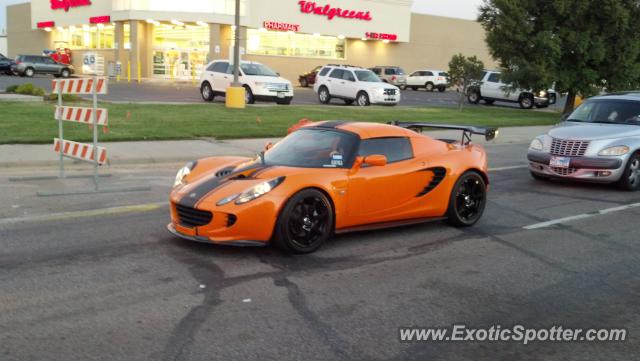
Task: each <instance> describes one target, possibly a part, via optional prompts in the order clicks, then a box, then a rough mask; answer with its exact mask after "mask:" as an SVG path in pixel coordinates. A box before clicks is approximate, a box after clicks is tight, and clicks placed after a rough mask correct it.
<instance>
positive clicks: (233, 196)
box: [216, 193, 240, 207]
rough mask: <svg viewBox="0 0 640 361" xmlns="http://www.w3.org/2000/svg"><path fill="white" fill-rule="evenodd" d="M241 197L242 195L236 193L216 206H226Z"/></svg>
mask: <svg viewBox="0 0 640 361" xmlns="http://www.w3.org/2000/svg"><path fill="white" fill-rule="evenodd" d="M239 196H240V193H236V194H232V195H230V196H228V197H225V198H222V199H221V200H219V201H218V203H216V206H218V207H219V206H224V205H225V204H227V203H229V202H231V201H233V200H234V199H236V198H238V197H239Z"/></svg>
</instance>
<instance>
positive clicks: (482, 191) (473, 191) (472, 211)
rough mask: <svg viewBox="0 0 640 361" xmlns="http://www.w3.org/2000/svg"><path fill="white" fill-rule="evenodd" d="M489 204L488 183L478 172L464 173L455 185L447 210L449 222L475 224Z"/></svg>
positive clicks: (465, 225) (465, 224)
mask: <svg viewBox="0 0 640 361" xmlns="http://www.w3.org/2000/svg"><path fill="white" fill-rule="evenodd" d="M486 204H487V185H486V183H485V181H484V178H483V177H482V176H481V175H480V174H478V173H477V172H474V171H470V172H466V173H464V174H463V175H462V176H461V177H460V178H458V180H457V181H456V184H455V185H454V186H453V189H452V190H451V197H450V200H449V209H448V210H447V218H448V222H449V223H450V224H451V225H453V226H456V227H469V226H472V225H474V224H475V223H476V222H478V220H479V219H480V217H482V214H483V213H484V208H485V206H486Z"/></svg>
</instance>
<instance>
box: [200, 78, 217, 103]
mask: <svg viewBox="0 0 640 361" xmlns="http://www.w3.org/2000/svg"><path fill="white" fill-rule="evenodd" d="M200 95H202V99H203V100H204V101H205V102H210V101H213V98H215V95H214V94H213V89H211V84H209V82H205V83H204V84H202V86H201V87H200Z"/></svg>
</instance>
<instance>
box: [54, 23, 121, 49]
mask: <svg viewBox="0 0 640 361" xmlns="http://www.w3.org/2000/svg"><path fill="white" fill-rule="evenodd" d="M114 41H115V34H114V26H113V25H111V24H109V25H103V24H98V25H94V26H86V25H85V26H82V27H75V26H70V27H69V28H57V29H56V30H55V31H54V33H53V43H54V46H55V47H56V48H69V49H113V48H114Z"/></svg>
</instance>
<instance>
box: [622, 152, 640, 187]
mask: <svg viewBox="0 0 640 361" xmlns="http://www.w3.org/2000/svg"><path fill="white" fill-rule="evenodd" d="M618 186H619V187H620V188H621V189H624V190H626V191H637V190H638V189H640V152H636V153H635V154H633V155H632V156H631V157H630V158H629V161H628V162H627V166H626V167H625V169H624V173H622V178H620V180H619V181H618Z"/></svg>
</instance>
